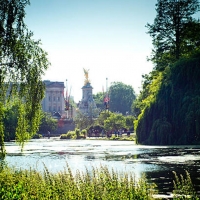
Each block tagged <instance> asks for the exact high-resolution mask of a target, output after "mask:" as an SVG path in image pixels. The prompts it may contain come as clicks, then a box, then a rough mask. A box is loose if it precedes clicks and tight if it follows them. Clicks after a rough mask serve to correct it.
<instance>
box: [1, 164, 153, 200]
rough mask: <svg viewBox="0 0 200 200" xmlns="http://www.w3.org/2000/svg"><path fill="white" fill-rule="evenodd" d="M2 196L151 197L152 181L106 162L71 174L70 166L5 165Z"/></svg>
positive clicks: (141, 199)
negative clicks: (41, 168)
mask: <svg viewBox="0 0 200 200" xmlns="http://www.w3.org/2000/svg"><path fill="white" fill-rule="evenodd" d="M0 185H1V189H0V196H1V198H2V199H5V200H10V199H16V200H17V199H24V200H25V199H27V200H28V199H40V200H46V199H74V200H75V199H88V200H90V199H91V200H92V199H97V200H113V199H116V200H121V199H123V200H126V199H127V200H128V199H135V200H136V199H137V200H151V199H153V197H152V196H153V195H154V194H155V193H156V190H155V184H148V182H147V179H146V177H145V176H144V175H143V176H142V177H141V178H140V179H139V180H137V179H136V178H135V175H134V174H132V173H129V174H128V173H125V172H120V173H119V172H118V173H117V172H115V171H114V170H109V169H108V168H107V167H106V166H100V167H99V168H93V170H92V171H91V172H89V171H88V170H86V172H84V173H81V172H79V171H77V172H76V174H75V175H73V174H72V171H71V169H70V168H69V166H67V168H66V169H65V170H64V171H63V172H59V173H56V174H53V173H50V172H49V171H48V169H47V168H45V170H44V172H43V173H40V172H37V171H35V170H32V169H30V170H15V169H9V168H4V169H3V170H2V171H1V172H0Z"/></svg>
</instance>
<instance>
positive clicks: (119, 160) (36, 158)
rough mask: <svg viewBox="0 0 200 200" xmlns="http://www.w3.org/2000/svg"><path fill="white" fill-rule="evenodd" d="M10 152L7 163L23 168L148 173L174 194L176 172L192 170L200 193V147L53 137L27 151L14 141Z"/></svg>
mask: <svg viewBox="0 0 200 200" xmlns="http://www.w3.org/2000/svg"><path fill="white" fill-rule="evenodd" d="M6 151H7V157H6V162H7V163H8V164H9V165H10V166H14V167H16V168H22V169H27V168H34V169H37V170H39V171H43V170H44V164H45V166H46V167H47V168H48V169H49V170H50V171H51V172H53V173H54V172H58V171H61V170H63V169H64V168H66V166H67V165H66V164H68V165H69V167H70V168H71V170H72V172H73V173H75V172H76V171H77V170H79V171H85V169H86V168H87V169H88V170H92V167H99V166H100V165H106V166H108V168H110V169H112V168H113V169H114V170H116V171H119V172H121V171H126V172H127V171H128V172H134V173H135V175H136V177H140V176H141V174H142V173H146V175H147V178H148V179H149V180H150V181H153V182H155V183H156V184H157V185H158V187H159V190H160V193H163V194H167V193H169V192H171V191H172V180H173V179H174V175H173V173H172V171H176V172H177V173H178V174H179V173H182V174H184V171H185V170H188V172H189V173H190V174H191V177H192V180H193V182H194V183H195V186H196V189H197V190H198V191H200V188H199V185H200V176H199V172H200V168H199V166H200V146H142V145H134V143H133V142H132V141H104V140H78V141H76V140H60V139H59V138H51V139H40V140H31V141H30V142H29V143H28V144H27V145H26V146H25V148H24V151H23V152H21V150H20V148H19V147H18V146H17V145H16V144H15V143H14V142H10V143H6Z"/></svg>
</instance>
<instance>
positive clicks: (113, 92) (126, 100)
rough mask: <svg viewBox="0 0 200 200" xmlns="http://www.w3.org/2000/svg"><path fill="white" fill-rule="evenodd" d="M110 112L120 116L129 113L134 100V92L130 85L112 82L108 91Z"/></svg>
mask: <svg viewBox="0 0 200 200" xmlns="http://www.w3.org/2000/svg"><path fill="white" fill-rule="evenodd" d="M109 96H110V103H109V104H110V110H111V111H112V112H120V113H122V114H124V115H125V114H126V113H127V112H128V113H131V105H132V103H133V101H134V100H135V98H136V96H135V92H134V90H133V88H132V87H131V86H130V85H126V84H124V83H121V82H114V83H113V84H112V85H111V86H110V89H109Z"/></svg>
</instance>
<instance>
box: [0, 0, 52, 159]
mask: <svg viewBox="0 0 200 200" xmlns="http://www.w3.org/2000/svg"><path fill="white" fill-rule="evenodd" d="M29 4H30V1H29V0H0V5H1V6H0V88H1V90H0V147H1V156H2V157H4V156H5V148H4V123H3V119H4V107H5V106H6V104H8V103H9V101H10V100H11V99H12V100H13V99H15V100H16V102H17V103H18V105H19V106H18V108H19V110H18V111H19V117H18V123H17V128H16V137H17V138H16V139H17V141H18V142H19V143H20V144H21V145H22V147H23V145H24V141H25V140H27V139H29V138H30V137H31V135H33V134H35V132H36V131H37V129H38V126H39V123H40V110H41V100H42V98H43V97H44V85H43V82H42V75H43V74H44V71H45V70H46V69H47V67H48V65H49V62H48V60H47V53H46V52H45V51H43V49H42V48H41V47H40V45H41V43H40V41H35V40H33V39H32V36H33V33H32V32H30V31H29V30H28V29H27V27H26V25H25V23H24V17H25V7H26V6H27V5H29ZM14 97H15V98H14Z"/></svg>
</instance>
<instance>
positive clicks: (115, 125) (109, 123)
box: [104, 113, 126, 131]
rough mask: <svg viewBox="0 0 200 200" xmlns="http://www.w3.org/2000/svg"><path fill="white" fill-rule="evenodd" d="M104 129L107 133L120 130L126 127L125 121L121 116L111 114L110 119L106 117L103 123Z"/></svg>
mask: <svg viewBox="0 0 200 200" xmlns="http://www.w3.org/2000/svg"><path fill="white" fill-rule="evenodd" d="M104 127H105V129H106V130H107V131H110V130H119V129H121V128H125V127H126V120H125V117H124V116H123V115H122V114H118V113H111V114H110V117H108V118H107V119H106V120H105V121H104Z"/></svg>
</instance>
